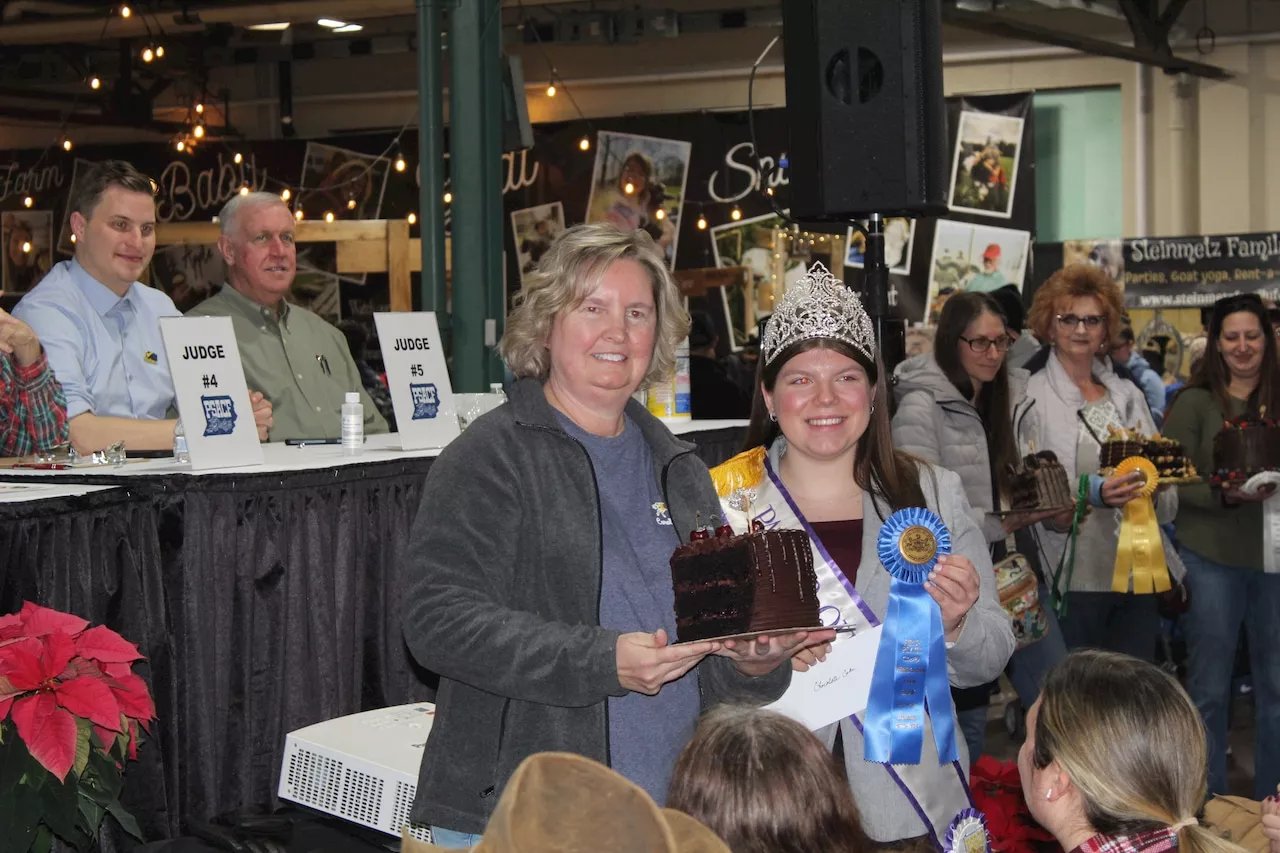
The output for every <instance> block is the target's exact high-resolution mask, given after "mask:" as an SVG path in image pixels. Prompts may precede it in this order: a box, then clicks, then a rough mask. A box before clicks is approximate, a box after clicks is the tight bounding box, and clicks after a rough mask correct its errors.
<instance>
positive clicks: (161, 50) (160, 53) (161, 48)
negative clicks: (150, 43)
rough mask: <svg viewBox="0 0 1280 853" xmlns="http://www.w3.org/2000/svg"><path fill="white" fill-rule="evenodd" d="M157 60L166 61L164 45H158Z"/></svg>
mask: <svg viewBox="0 0 1280 853" xmlns="http://www.w3.org/2000/svg"><path fill="white" fill-rule="evenodd" d="M156 59H164V45H162V44H158V45H156Z"/></svg>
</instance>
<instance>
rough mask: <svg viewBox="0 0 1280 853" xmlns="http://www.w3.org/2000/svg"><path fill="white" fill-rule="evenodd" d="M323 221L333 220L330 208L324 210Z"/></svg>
mask: <svg viewBox="0 0 1280 853" xmlns="http://www.w3.org/2000/svg"><path fill="white" fill-rule="evenodd" d="M324 221H325V222H332V221H333V211H332V210H326V211H325V212H324Z"/></svg>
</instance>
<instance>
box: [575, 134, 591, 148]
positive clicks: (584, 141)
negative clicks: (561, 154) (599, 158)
mask: <svg viewBox="0 0 1280 853" xmlns="http://www.w3.org/2000/svg"><path fill="white" fill-rule="evenodd" d="M578 148H580V149H581V150H583V151H590V150H591V140H590V139H588V138H587V137H585V136H584V137H582V138H581V139H579V140H578Z"/></svg>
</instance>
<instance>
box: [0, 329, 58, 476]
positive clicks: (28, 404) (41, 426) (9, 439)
mask: <svg viewBox="0 0 1280 853" xmlns="http://www.w3.org/2000/svg"><path fill="white" fill-rule="evenodd" d="M0 424H3V425H4V430H5V432H4V439H3V441H0V456H24V455H26V454H28V453H32V452H35V451H37V450H48V449H50V448H52V447H56V446H57V445H59V444H62V443H64V442H65V441H66V440H67V403H66V399H65V398H64V397H63V394H62V386H61V385H60V384H59V383H58V380H57V378H56V377H55V376H54V375H53V371H52V370H51V369H50V368H49V360H48V358H47V357H46V356H45V354H44V353H41V354H40V358H39V359H37V360H36V361H35V362H34V363H32V364H30V365H28V366H27V367H22V366H20V365H19V364H18V363H17V362H15V361H14V360H13V358H12V357H11V356H3V355H0Z"/></svg>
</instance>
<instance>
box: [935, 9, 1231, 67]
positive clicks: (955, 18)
mask: <svg viewBox="0 0 1280 853" xmlns="http://www.w3.org/2000/svg"><path fill="white" fill-rule="evenodd" d="M942 21H943V23H946V24H951V25H952V26H955V27H961V28H962V29H966V30H973V31H975V32H980V33H986V34H988V35H995V36H1001V37H1003V38H1008V39H1016V40H1020V41H1034V42H1040V43H1041V44H1051V45H1055V46H1057V47H1065V48H1067V49H1069V50H1078V51H1080V52H1081V53H1088V54H1092V55H1094V56H1109V57H1112V58H1114V59H1124V60H1127V61H1129V62H1139V63H1141V64H1143V65H1152V66H1155V67H1156V68H1162V69H1164V71H1165V72H1167V73H1169V74H1190V75H1192V76H1194V77H1205V78H1208V79H1210V80H1230V79H1231V76H1232V75H1231V72H1229V71H1227V70H1226V69H1225V68H1220V67H1218V66H1216V65H1208V64H1206V63H1203V62H1196V61H1194V60H1191V59H1183V58H1181V57H1179V56H1175V55H1173V53H1172V51H1170V52H1169V53H1163V52H1161V51H1158V50H1150V49H1143V48H1141V47H1131V46H1129V45H1124V44H1118V43H1117V42H1113V41H1106V40H1104V39H1096V38H1090V37H1088V36H1082V35H1077V34H1076V33H1068V32H1063V31H1062V30H1053V29H1049V28H1048V27H1041V26H1036V25H1035V24H1027V23H1023V22H1021V21H1013V20H1010V19H1008V18H1002V17H1000V16H998V15H989V14H986V13H983V12H969V11H967V10H964V9H957V8H955V7H946V8H944V9H943V10H942Z"/></svg>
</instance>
